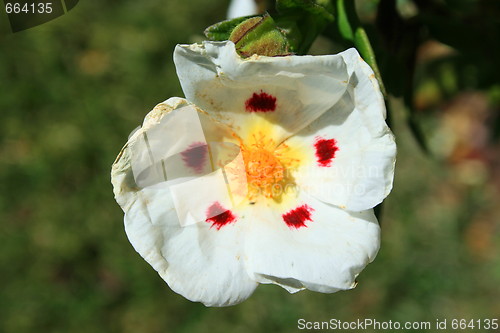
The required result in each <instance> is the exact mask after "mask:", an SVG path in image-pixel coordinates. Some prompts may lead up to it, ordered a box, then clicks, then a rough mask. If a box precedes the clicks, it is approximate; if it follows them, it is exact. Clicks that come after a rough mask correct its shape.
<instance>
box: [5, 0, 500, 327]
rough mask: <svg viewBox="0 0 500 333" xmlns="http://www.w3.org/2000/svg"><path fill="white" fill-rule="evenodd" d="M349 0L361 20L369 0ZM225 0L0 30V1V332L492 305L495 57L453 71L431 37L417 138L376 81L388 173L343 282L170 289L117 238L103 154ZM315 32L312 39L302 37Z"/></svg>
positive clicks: (390, 314) (467, 315)
mask: <svg viewBox="0 0 500 333" xmlns="http://www.w3.org/2000/svg"><path fill="white" fill-rule="evenodd" d="M469 2H470V1H469ZM360 3H361V4H360V12H361V13H362V14H360V15H361V16H362V19H363V21H364V22H365V23H366V24H367V26H368V29H369V27H370V24H371V23H373V22H374V15H375V11H376V8H377V6H376V5H377V1H364V2H360ZM470 3H475V2H474V1H472V2H470ZM227 5H228V1H222V0H220V1H202V0H191V1H181V0H170V1H153V0H143V1H132V0H129V1H106V2H103V1H99V2H97V1H80V3H79V4H78V5H77V6H76V7H75V8H74V9H73V10H72V11H70V12H69V13H68V14H66V15H64V16H62V17H60V18H58V19H56V20H54V21H52V22H49V23H46V24H44V25H41V26H39V27H35V28H33V29H29V30H25V31H22V32H18V33H15V34H13V33H11V32H10V27H9V25H8V21H7V17H6V15H5V12H2V14H1V16H0V17H1V21H0V33H1V37H0V45H1V48H0V49H1V51H0V82H1V87H2V88H1V89H0V117H1V118H0V188H1V196H0V286H1V287H0V332H9V333H10V332H12V333H23V332H72V333H78V332H96V333H97V332H134V333H142V332H145V333H146V332H148V333H149V332H208V331H210V332H234V331H238V332H242V333H244V332H293V331H297V330H298V329H297V321H298V320H299V319H300V318H303V319H305V320H308V321H328V320H330V319H331V318H335V319H339V320H342V321H350V320H356V319H358V318H360V319H364V318H373V319H377V320H379V321H388V320H392V321H401V322H406V321H430V322H432V323H435V320H436V319H445V318H446V319H448V320H451V319H453V318H458V319H461V318H464V319H482V318H500V301H499V299H500V287H499V286H500V224H499V220H500V208H499V207H498V203H499V202H500V196H499V192H500V166H499V165H500V158H499V156H500V153H499V151H500V150H499V146H500V145H499V143H498V126H497V128H495V125H494V124H498V100H499V95H500V85H499V84H498V82H499V80H498V74H500V73H499V72H498V70H497V69H498V67H496V68H490V72H489V73H488V74H489V77H488V78H490V77H494V78H493V79H492V80H490V81H488V80H486V83H484V82H483V81H482V80H481V79H482V78H483V77H484V75H486V74H484V75H483V74H482V72H481V70H482V67H481V66H480V64H481V63H484V61H485V60H484V59H483V58H482V57H481V56H480V55H477V56H476V58H473V59H472V61H469V62H468V63H467V64H468V65H467V66H468V67H467V68H465V69H464V72H465V74H464V75H465V76H462V72H461V71H459V69H463V68H462V67H459V69H457V66H460V62H458V61H455V62H453V61H446V59H447V58H446V57H448V56H450V55H454V54H456V53H457V51H456V50H454V49H453V48H451V47H449V46H446V45H444V44H442V43H440V42H439V41H435V40H429V41H426V43H420V42H419V44H418V50H417V51H418V52H419V53H418V54H419V58H418V61H419V67H418V68H417V72H416V76H415V77H416V78H415V82H416V86H415V89H414V91H415V96H413V100H414V102H415V108H416V111H415V112H417V116H416V117H417V118H418V121H419V123H420V125H421V127H422V131H423V133H424V135H425V136H426V138H427V141H428V145H429V147H430V149H431V150H432V151H433V155H432V156H426V155H425V154H424V153H423V152H422V150H421V149H420V148H419V146H418V144H417V143H416V140H415V139H414V137H413V135H412V134H411V133H412V132H411V131H410V130H409V126H408V122H407V119H408V110H407V108H406V107H405V106H404V103H403V102H402V100H401V98H391V118H392V128H393V131H394V132H395V134H396V137H397V141H398V148H399V150H398V161H397V169H396V179H395V187H394V190H393V192H392V193H391V195H390V196H389V198H388V199H387V200H386V202H385V205H384V208H383V219H382V234H383V238H382V247H381V250H380V252H379V255H378V257H377V259H376V260H375V262H374V263H372V264H370V265H369V266H368V267H367V268H366V270H365V271H363V273H362V274H361V275H360V276H359V278H358V280H359V285H358V287H357V288H355V289H354V290H351V291H346V292H340V293H337V294H331V295H326V294H319V293H313V292H309V291H303V292H300V293H298V294H295V295H289V294H288V293H287V292H286V291H285V290H282V289H281V288H279V287H277V286H260V287H259V288H258V289H257V291H256V292H255V294H254V295H253V296H252V297H251V298H250V299H249V300H247V301H245V302H244V303H242V304H240V305H237V306H234V307H231V308H222V309H217V308H206V307H204V306H203V305H201V304H196V303H191V302H189V301H187V300H185V299H184V298H183V297H181V296H179V295H177V294H175V293H174V292H172V291H171V290H170V289H169V288H168V286H167V285H166V284H165V283H164V282H163V281H162V280H161V278H160V277H159V276H158V275H157V274H156V272H155V271H154V270H153V269H152V268H151V267H150V266H149V265H148V264H147V263H146V262H145V261H144V260H142V258H141V257H140V256H139V255H138V254H137V253H135V251H134V250H133V248H132V246H131V245H130V244H129V242H128V240H127V238H126V235H125V232H124V230H123V223H122V219H123V213H122V211H121V210H120V208H119V206H118V205H117V204H116V202H115V201H114V199H113V193H112V188H111V184H110V176H109V172H110V167H111V164H112V163H113V161H114V159H115V157H116V155H117V154H118V152H119V151H120V149H121V147H122V145H123V144H124V143H125V142H126V139H127V136H128V135H129V133H130V132H131V131H132V130H133V129H134V128H135V127H137V126H138V125H140V123H141V122H142V119H143V118H144V116H145V114H146V113H147V112H148V111H149V110H150V109H152V107H153V106H154V105H156V104H157V103H159V102H161V101H163V100H165V99H167V98H168V97H171V96H182V91H181V89H180V85H179V83H178V80H177V77H176V74H175V69H174V67H173V63H172V52H173V48H174V46H175V45H176V44H177V43H191V42H195V41H199V40H202V39H203V36H202V31H203V29H204V28H205V27H207V26H209V25H210V24H213V23H215V22H217V21H220V20H222V19H224V17H225V13H226V8H227ZM398 5H399V7H398V10H399V11H400V12H401V13H402V15H403V16H404V17H407V18H408V19H409V20H411V19H414V18H415V17H416V16H415V15H418V12H417V14H415V10H416V6H415V5H414V4H413V3H412V2H411V1H398ZM417 17H418V16H417ZM368 31H369V32H370V31H371V30H370V29H369V30H368ZM449 33H450V34H452V33H453V32H449ZM473 37H474V36H473ZM476 37H477V38H475V41H476V42H477V43H478V45H479V44H481V45H482V44H484V43H483V41H482V39H481V36H476ZM472 39H474V38H472ZM374 42H375V43H376V42H377V41H376V40H375V41H374ZM497 42H498V40H497ZM329 47H331V45H330V44H328V42H327V41H325V40H319V41H318V43H316V44H315V46H314V49H315V50H316V51H317V52H319V53H321V52H325V50H328V49H329ZM478 47H479V46H478ZM491 47H492V48H495V47H497V46H494V45H493V46H491ZM455 60H456V58H455ZM497 60H498V59H497ZM476 63H477V64H476ZM381 67H382V69H383V68H384V66H383V65H381ZM383 72H384V70H383ZM426 73H427V74H426ZM467 73H468V74H467ZM437 74H439V75H438V76H437ZM467 75H468V76H467ZM462 77H464V78H465V79H464V80H465V81H464V80H462ZM471 78H472V79H471ZM474 78H476V79H475V80H476V81H472V82H471V80H473V79H474ZM389 80H390V79H389ZM463 82H467V84H465V85H464V84H462V83H463ZM386 84H387V82H386ZM367 331H370V330H367ZM474 331H481V330H478V329H477V328H476V329H475V330H474Z"/></svg>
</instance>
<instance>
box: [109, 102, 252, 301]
mask: <svg viewBox="0 0 500 333" xmlns="http://www.w3.org/2000/svg"><path fill="white" fill-rule="evenodd" d="M193 108H195V107H194V106H192V105H190V104H189V103H186V102H185V101H184V100H182V99H170V100H168V101H166V102H164V103H162V104H160V105H159V106H157V107H156V108H155V109H154V110H153V111H152V112H151V113H149V114H148V116H147V117H146V120H145V122H144V124H143V126H142V128H140V129H139V130H138V131H137V132H135V133H134V134H133V135H132V136H131V137H130V139H129V141H128V143H127V145H125V147H124V148H123V150H122V152H121V153H120V155H119V156H118V158H117V160H116V161H115V163H114V164H113V169H112V183H113V188H114V193H115V197H116V200H117V202H118V203H119V204H120V206H121V207H122V209H123V210H124V212H125V230H126V232H127V236H128V237H129V240H130V242H131V243H132V245H133V246H134V248H135V249H136V251H137V252H139V254H140V255H141V256H143V257H144V259H145V260H146V261H147V262H149V263H150V264H151V266H153V268H154V269H155V270H156V271H158V273H159V274H160V276H161V277H162V278H163V279H164V280H165V281H166V282H167V283H168V284H169V285H170V287H171V288H172V290H174V291H175V292H177V293H179V294H182V295H183V296H185V297H186V298H188V299H190V300H193V301H200V302H203V303H204V304H206V305H208V306H226V305H232V304H236V303H239V302H242V301H243V300H245V299H246V298H248V297H249V296H250V295H251V294H252V292H253V290H254V289H255V287H256V286H257V284H256V283H255V282H254V281H253V280H252V279H250V277H249V276H248V274H247V273H246V270H245V268H244V264H243V250H244V248H243V242H242V241H243V237H242V234H243V231H242V230H243V229H244V228H245V225H246V221H245V218H244V216H245V215H244V214H239V213H237V212H235V211H234V210H232V209H231V210H230V209H228V205H229V204H228V203H227V202H224V199H225V198H227V196H226V195H225V194H224V191H222V190H221V191H219V190H217V191H215V190H214V187H216V188H224V189H225V188H226V186H227V184H226V183H225V182H224V177H220V176H219V177H218V178H217V177H215V176H217V175H218V174H217V172H219V173H220V172H222V171H221V170H223V168H219V169H217V170H215V171H213V172H212V173H209V174H208V175H206V176H213V175H215V176H214V177H212V179H213V181H212V182H211V186H212V187H211V188H210V189H208V188H204V189H206V191H191V192H190V195H191V196H190V199H191V200H192V201H188V200H179V201H181V205H180V206H181V208H179V207H176V205H175V203H174V198H176V196H175V195H177V198H179V193H180V194H181V198H182V195H184V194H185V191H186V189H190V188H191V187H190V186H191V185H192V184H191V183H189V181H192V180H193V177H190V175H182V170H183V169H188V168H186V167H185V166H184V167H181V166H180V164H181V163H185V161H183V160H182V158H181V159H177V160H175V157H177V156H179V154H180V156H182V152H185V151H186V150H185V148H186V146H188V147H189V140H187V139H186V138H185V137H183V133H185V132H186V130H187V129H182V128H180V129H179V128H177V127H176V126H173V127H169V128H168V129H165V128H164V127H163V126H164V124H166V123H168V124H170V125H172V124H174V125H176V124H177V125H178V124H182V123H185V122H186V121H188V122H189V121H191V120H193V119H187V118H184V116H185V115H188V116H192V114H191V115H190V111H192V110H193ZM180 112H182V113H185V114H181V113H180ZM188 118H189V117H188ZM177 122H179V123H177ZM200 122H201V128H202V129H203V130H206V129H207V128H209V127H210V126H212V127H214V126H215V127H220V128H219V131H215V132H211V134H210V135H207V137H210V139H217V138H216V137H214V136H222V135H224V132H223V129H224V126H222V127H221V126H219V125H218V124H210V122H209V121H208V120H207V119H204V118H203V117H200ZM194 123H195V122H194V120H193V121H192V122H190V125H192V126H194V127H195V128H196V126H197V125H195V124H194ZM176 130H179V131H180V132H179V133H174V136H173V137H172V133H170V132H172V131H173V132H175V131H176ZM212 130H214V128H212ZM175 134H178V136H175ZM195 135H203V133H201V134H200V133H198V134H195ZM144 137H148V138H152V140H147V141H146V140H144ZM172 138H174V139H175V140H174V142H171V141H169V140H172ZM201 139H202V138H197V139H196V140H201ZM165 140H166V141H165ZM159 142H163V145H159V144H157V143H159ZM174 143H175V144H177V146H176V145H175V144H174ZM161 147H163V148H162V149H161ZM172 147H178V149H177V150H175V151H173V150H172V149H173V148H172ZM183 149H184V150H183ZM137 150H138V151H137ZM144 151H145V152H146V155H147V156H146V157H144V156H143V152H144ZM172 151H173V152H174V153H178V154H174V153H172ZM197 153H200V152H197ZM172 157H173V158H174V162H172V163H171V158H172ZM169 163H170V164H169ZM134 164H139V167H136V168H135V170H134V167H133V166H134ZM178 164H179V165H178ZM168 165H170V166H172V168H170V169H168V168H167V167H168ZM166 166H167V167H166ZM165 169H166V172H165ZM136 170H139V171H138V172H139V173H138V174H137V173H136V172H135V171H136ZM155 170H156V171H155ZM158 170H159V171H158ZM172 170H173V172H171V171H172ZM188 173H189V171H188ZM172 174H177V175H180V176H179V177H172V178H170V175H172ZM141 175H146V176H144V177H142V178H141ZM167 175H169V176H168V177H167ZM206 176H202V177H199V178H201V179H204V177H206ZM196 179H198V178H195V180H196ZM186 183H187V184H188V185H185V184H186ZM179 186H184V187H181V190H180V192H179ZM193 201H194V202H196V204H197V205H196V207H194V208H196V209H194V210H190V208H193V207H192V205H190V202H191V204H192V202H193ZM182 207H184V208H186V211H187V213H192V214H191V217H192V218H193V219H194V220H195V221H194V222H197V223H193V224H189V223H186V222H185V221H183V219H186V217H185V215H189V214H187V213H186V214H184V215H183V214H181V213H180V212H179V210H181V211H182ZM200 212H202V213H201V214H203V213H204V216H203V217H202V218H200V216H199V214H200ZM188 224H189V225H188Z"/></svg>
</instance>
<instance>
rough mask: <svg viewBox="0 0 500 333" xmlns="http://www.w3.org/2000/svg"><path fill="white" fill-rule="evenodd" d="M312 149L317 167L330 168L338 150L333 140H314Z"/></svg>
mask: <svg viewBox="0 0 500 333" xmlns="http://www.w3.org/2000/svg"><path fill="white" fill-rule="evenodd" d="M314 147H315V148H316V158H317V159H318V164H319V166H322V167H329V166H331V164H332V160H333V159H334V158H335V153H336V152H337V150H339V147H337V141H335V139H329V140H325V139H322V138H316V143H315V144H314Z"/></svg>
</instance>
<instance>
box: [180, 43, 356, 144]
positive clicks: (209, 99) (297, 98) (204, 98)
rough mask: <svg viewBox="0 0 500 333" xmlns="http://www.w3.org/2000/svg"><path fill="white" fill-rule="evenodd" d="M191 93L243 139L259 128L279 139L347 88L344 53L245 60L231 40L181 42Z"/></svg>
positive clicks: (182, 66)
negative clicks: (199, 42)
mask: <svg viewBox="0 0 500 333" xmlns="http://www.w3.org/2000/svg"><path fill="white" fill-rule="evenodd" d="M174 62H175V65H176V68H177V74H178V76H179V80H180V82H181V86H182V89H183V91H184V93H185V95H186V98H187V99H188V100H190V101H192V102H193V103H195V104H196V105H198V106H199V107H200V108H202V109H203V110H205V111H207V112H208V113H209V114H210V115H211V116H213V117H214V118H215V119H217V120H218V121H220V122H222V123H224V124H227V125H229V126H231V128H233V129H234V130H235V132H236V133H237V134H238V135H239V136H240V137H241V138H242V139H243V140H244V141H246V140H248V139H249V138H250V137H251V135H252V134H254V133H255V132H256V129H258V130H260V131H262V132H264V133H266V134H267V135H269V136H270V137H271V138H272V139H273V140H275V142H276V143H277V144H278V143H280V142H282V141H283V140H284V139H286V138H287V137H289V136H290V135H292V134H294V133H296V132H297V131H299V130H300V129H302V128H304V127H305V126H307V125H308V124H310V123H311V122H312V121H314V120H315V119H317V118H318V117H319V116H320V115H321V114H323V113H324V112H325V111H327V110H328V109H330V108H331V107H332V106H333V105H334V104H335V103H336V102H337V101H338V100H339V98H340V97H341V96H342V95H343V93H344V91H345V90H346V87H347V80H348V75H347V70H346V65H345V62H344V58H343V57H342V56H341V55H327V56H285V57H264V56H257V55H254V56H252V57H250V58H248V59H242V58H241V57H240V56H239V55H238V54H237V53H236V50H235V47H234V44H233V43H232V42H204V43H203V44H193V45H178V46H177V47H176V49H175V52H174Z"/></svg>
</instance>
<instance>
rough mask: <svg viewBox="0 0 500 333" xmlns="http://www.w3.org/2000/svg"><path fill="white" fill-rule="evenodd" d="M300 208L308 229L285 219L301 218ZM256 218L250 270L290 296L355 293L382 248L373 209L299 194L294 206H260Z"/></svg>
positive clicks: (250, 242)
mask: <svg viewBox="0 0 500 333" xmlns="http://www.w3.org/2000/svg"><path fill="white" fill-rule="evenodd" d="M304 207H305V208H304ZM256 208H259V207H256ZM300 209H307V211H308V212H309V214H310V216H309V219H304V224H305V226H302V227H298V228H294V227H293V226H289V225H287V223H286V220H287V218H286V216H288V217H290V216H291V217H292V221H293V214H297V215H296V216H295V217H296V218H297V219H300V217H301V213H300V211H299V210H300ZM298 211H299V212H298ZM297 212H298V213H297ZM256 214H258V217H257V216H256V217H255V219H254V220H253V224H252V226H251V229H250V230H249V233H250V234H249V236H248V237H249V238H248V240H247V243H246V244H247V246H246V252H247V255H248V258H249V262H248V270H249V272H250V274H252V273H253V278H254V279H255V280H256V281H258V282H260V283H275V284H278V285H281V286H283V287H285V288H286V289H287V290H289V291H291V292H295V291H298V290H300V289H301V288H307V289H310V290H313V291H318V292H327V293H328V292H335V291H338V290H343V289H350V288H353V287H354V286H355V278H356V276H357V275H358V274H359V273H360V272H361V270H362V269H363V268H364V267H365V266H366V265H367V264H368V263H369V262H371V261H372V260H373V259H374V258H375V256H376V254H377V251H378V248H379V244H380V229H379V226H378V224H377V220H376V218H375V216H374V215H373V211H372V210H367V211H363V212H348V211H345V210H342V209H339V208H337V207H335V206H330V205H328V204H325V203H323V202H321V201H319V200H316V199H314V198H312V197H310V196H308V195H307V194H305V193H304V192H301V194H300V195H299V197H298V198H297V200H296V201H295V205H294V206H293V205H292V206H288V207H287V208H286V209H284V210H283V209H281V210H280V209H279V208H274V209H263V208H262V207H261V209H260V210H259V211H258V212H257V213H256ZM302 217H304V214H302Z"/></svg>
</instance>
